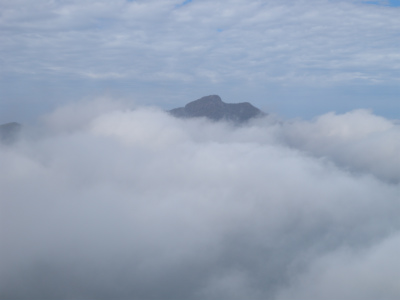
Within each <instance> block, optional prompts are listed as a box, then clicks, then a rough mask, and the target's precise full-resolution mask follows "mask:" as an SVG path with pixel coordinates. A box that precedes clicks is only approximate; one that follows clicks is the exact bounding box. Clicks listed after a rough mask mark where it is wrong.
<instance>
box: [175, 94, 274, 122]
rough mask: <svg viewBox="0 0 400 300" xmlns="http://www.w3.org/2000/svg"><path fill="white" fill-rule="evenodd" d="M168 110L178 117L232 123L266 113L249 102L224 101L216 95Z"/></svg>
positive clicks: (245, 120)
mask: <svg viewBox="0 0 400 300" xmlns="http://www.w3.org/2000/svg"><path fill="white" fill-rule="evenodd" d="M169 112H170V113H171V114H172V115H173V116H175V117H178V118H196V117H206V118H209V119H211V120H213V121H219V120H227V121H232V122H234V123H244V122H247V121H248V120H250V119H252V118H255V117H262V116H265V115H266V113H264V112H263V111H261V110H259V109H258V108H257V107H254V106H253V105H251V104H250V103H249V102H242V103H225V102H223V101H222V100H221V97H220V96H218V95H211V96H206V97H203V98H200V99H198V100H195V101H192V102H190V103H188V104H186V105H185V107H178V108H174V109H172V110H170V111H169Z"/></svg>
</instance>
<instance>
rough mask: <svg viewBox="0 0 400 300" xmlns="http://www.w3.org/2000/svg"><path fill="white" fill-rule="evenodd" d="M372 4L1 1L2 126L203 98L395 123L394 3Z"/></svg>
mask: <svg viewBox="0 0 400 300" xmlns="http://www.w3.org/2000/svg"><path fill="white" fill-rule="evenodd" d="M368 2H369V3H366V1H358V0H307V1H301V0H283V1H260V0H235V1H233V0H232V1H230V0H229V1H215V0H214V1H211V0H210V1H209V0H204V1H198V0H192V1H182V0H163V1H156V0H147V1H143V0H137V1H126V0H113V1H105V0H103V1H98V0H96V1H94V0H84V1H77V0H69V1H56V0H53V1H47V0H38V1H34V2H32V1H29V0H18V1H12V2H11V1H5V0H0V11H1V14H0V31H1V34H0V57H1V58H0V67H1V68H0V122H7V121H12V120H16V121H24V119H32V118H35V117H36V116H37V115H40V114H42V113H43V112H46V111H48V110H51V109H53V108H55V107H57V106H60V105H63V104H65V103H68V102H75V101H81V100H83V99H91V98H96V97H105V96H106V97H111V98H116V99H123V100H125V101H128V102H129V101H130V102H132V105H158V106H161V107H163V108H166V109H168V108H173V107H176V106H181V105H183V104H185V103H186V102H188V101H191V100H194V99H197V98H199V97H201V96H204V95H209V94H219V95H220V96H221V97H222V98H223V100H224V101H226V102H240V101H250V102H252V103H253V104H255V105H256V106H258V107H260V108H262V109H264V110H266V111H269V112H272V113H277V114H279V115H281V116H283V117H286V118H294V117H299V118H312V117H314V116H316V115H319V114H322V113H325V112H329V111H336V112H344V111H349V110H353V109H356V108H369V109H372V110H373V111H374V112H375V113H376V114H380V115H383V116H386V117H389V118H399V115H400V114H399V113H398V111H399V104H398V103H399V101H398V98H399V96H398V95H400V85H399V83H400V54H399V53H400V51H399V49H400V17H399V16H400V8H398V7H397V6H398V5H399V2H400V1H368ZM372 2H373V4H375V5H371V4H372ZM376 4H377V5H376Z"/></svg>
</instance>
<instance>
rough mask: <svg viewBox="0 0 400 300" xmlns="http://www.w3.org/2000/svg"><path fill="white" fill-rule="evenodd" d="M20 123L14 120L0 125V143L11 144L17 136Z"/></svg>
mask: <svg viewBox="0 0 400 300" xmlns="http://www.w3.org/2000/svg"><path fill="white" fill-rule="evenodd" d="M21 127H22V126H21V124H19V123H16V122H11V123H6V124H2V125H0V143H2V144H11V143H13V142H14V141H15V140H16V139H17V138H18V135H19V133H20V131H21Z"/></svg>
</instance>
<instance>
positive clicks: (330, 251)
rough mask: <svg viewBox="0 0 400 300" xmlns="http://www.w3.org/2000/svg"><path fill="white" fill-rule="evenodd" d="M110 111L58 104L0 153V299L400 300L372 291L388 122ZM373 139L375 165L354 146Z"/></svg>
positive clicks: (382, 226) (389, 233) (384, 270)
mask: <svg viewBox="0 0 400 300" xmlns="http://www.w3.org/2000/svg"><path fill="white" fill-rule="evenodd" d="M122 107H123V106H122ZM122 107H121V104H112V103H110V102H107V101H101V102H100V103H96V102H93V103H87V104H84V105H83V106H82V107H79V106H75V105H72V106H69V107H64V108H60V109H58V110H57V111H56V112H54V114H52V115H48V116H46V118H44V119H43V120H44V123H43V125H42V127H40V128H38V130H37V131H36V133H35V136H34V137H32V136H29V134H30V133H27V135H28V136H27V137H26V138H25V139H23V140H21V141H20V142H19V143H18V144H16V145H14V146H13V147H11V148H10V147H7V148H4V147H3V148H0V164H1V166H2V168H1V172H0V205H1V231H0V235H1V241H2V243H1V251H2V255H1V256H0V291H1V294H0V298H1V299H33V298H34V299H39V298H40V299H71V298H75V299H76V298H79V299H109V298H113V299H127V298H129V299H160V298H163V299H243V298H247V299H260V298H263V299H285V298H288V299H289V297H292V296H293V295H294V296H295V297H296V296H297V295H298V296H299V299H306V298H307V297H309V296H310V295H311V296H312V295H314V296H315V297H314V299H329V297H328V296H329V295H332V297H333V296H335V295H337V296H342V297H341V298H343V299H361V298H362V297H364V296H365V295H367V296H368V295H379V296H380V298H385V299H395V298H396V297H395V296H396V295H397V296H398V293H396V289H395V288H394V285H393V281H388V282H386V283H385V284H383V283H382V284H380V282H381V281H377V282H375V284H368V283H369V282H372V281H374V279H373V278H397V277H398V276H397V275H399V274H398V268H396V264H392V263H391V262H392V261H393V262H395V256H394V255H393V253H394V251H395V249H397V248H396V247H397V244H398V242H397V240H398V239H397V236H398V233H399V230H400V222H399V220H398V213H399V211H400V206H399V203H398V195H399V185H398V183H388V182H387V180H388V179H398V177H397V176H398V173H394V175H393V174H392V173H391V171H390V162H394V163H396V160H395V157H394V156H385V152H384V150H385V149H391V148H390V147H397V144H393V143H392V138H391V137H392V135H393V134H395V135H396V134H397V132H398V130H399V129H398V125H396V124H395V123H393V122H392V121H390V120H387V119H383V118H380V117H377V116H374V115H372V114H371V113H369V112H366V111H355V112H350V113H348V114H345V115H335V114H328V115H325V116H321V117H319V118H318V119H316V120H315V121H310V122H305V121H293V122H283V121H279V122H277V120H274V119H272V118H271V117H266V118H264V119H262V120H255V121H254V122H253V123H250V124H248V125H246V126H241V127H233V126H231V125H230V124H228V123H223V122H222V123H211V122H208V121H206V120H204V119H194V120H181V119H175V118H173V117H171V116H170V115H168V114H167V113H165V112H163V111H160V110H159V109H157V108H137V109H134V110H131V109H123V108H122ZM80 108H81V109H80ZM77 111H78V112H80V114H79V115H77V113H76V112H77ZM74 121H76V124H74ZM366 124H370V126H369V127H365V125H366ZM335 130H336V131H335ZM329 133H330V134H329ZM371 138H372V140H373V141H375V140H379V141H381V143H382V145H381V146H377V148H373V147H372V148H371V149H370V150H369V151H372V152H373V153H375V154H374V155H375V157H378V158H379V161H377V162H376V163H375V162H373V161H372V162H371V161H369V162H366V157H368V153H363V152H361V150H360V151H356V150H358V149H364V151H365V148H363V144H365V143H367V144H368V143H369V141H368V140H369V139H371ZM343 141H344V142H343ZM371 145H374V143H372V142H371ZM383 145H386V147H388V148H385V147H383ZM395 149H397V148H395ZM351 158H352V159H351ZM360 161H361V163H360ZM363 162H364V165H362V163H363ZM383 162H386V164H384V163H383ZM360 164H361V165H362V166H363V169H362V172H359V173H355V172H352V171H351V170H353V169H360ZM378 164H379V166H380V168H378V167H377V166H378ZM385 166H387V168H388V170H385ZM381 178H383V179H381ZM387 254H388V255H387ZM343 272H346V273H347V274H350V275H351V276H350V275H349V276H348V277H346V278H347V282H346V284H345V285H344V287H343V286H342V290H341V291H340V292H336V293H333V292H332V291H335V290H337V289H336V287H337V286H339V285H340V284H341V283H342V282H343V278H342V277H341V275H340V274H342V273H343ZM367 272H371V273H372V274H373V275H371V276H372V277H368V276H367ZM352 283H354V284H352ZM366 283H367V284H366ZM361 287H362V288H361ZM382 287H390V288H387V289H386V288H385V289H382ZM371 299H372V298H371Z"/></svg>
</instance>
